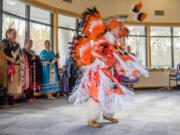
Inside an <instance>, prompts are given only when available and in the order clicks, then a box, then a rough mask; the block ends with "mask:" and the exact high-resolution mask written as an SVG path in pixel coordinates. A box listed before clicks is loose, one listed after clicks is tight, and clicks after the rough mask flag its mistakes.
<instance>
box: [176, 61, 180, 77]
mask: <svg viewBox="0 0 180 135" xmlns="http://www.w3.org/2000/svg"><path fill="white" fill-rule="evenodd" d="M176 79H177V80H180V63H179V64H178V65H177V68H176Z"/></svg>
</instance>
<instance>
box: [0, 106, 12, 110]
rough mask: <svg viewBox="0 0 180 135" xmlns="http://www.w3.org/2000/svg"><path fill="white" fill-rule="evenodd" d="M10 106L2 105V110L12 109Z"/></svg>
mask: <svg viewBox="0 0 180 135" xmlns="http://www.w3.org/2000/svg"><path fill="white" fill-rule="evenodd" d="M11 108H12V107H11V106H10V105H0V109H11Z"/></svg>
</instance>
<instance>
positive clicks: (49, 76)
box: [40, 50, 59, 92]
mask: <svg viewBox="0 0 180 135" xmlns="http://www.w3.org/2000/svg"><path fill="white" fill-rule="evenodd" d="M40 58H41V61H42V63H43V83H42V84H41V90H40V91H41V92H52V91H59V81H58V72H57V67H56V64H55V63H54V64H53V65H52V66H51V65H50V64H47V65H45V63H46V62H51V61H53V60H54V58H55V53H54V52H53V51H46V50H43V51H42V52H41V53H40Z"/></svg>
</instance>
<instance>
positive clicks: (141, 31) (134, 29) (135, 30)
mask: <svg viewBox="0 0 180 135" xmlns="http://www.w3.org/2000/svg"><path fill="white" fill-rule="evenodd" d="M127 28H128V30H129V35H146V34H145V27H144V26H136V25H127Z"/></svg>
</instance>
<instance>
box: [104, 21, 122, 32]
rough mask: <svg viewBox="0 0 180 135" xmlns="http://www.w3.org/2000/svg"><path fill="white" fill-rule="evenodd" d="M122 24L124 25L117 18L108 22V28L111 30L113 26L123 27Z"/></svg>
mask: <svg viewBox="0 0 180 135" xmlns="http://www.w3.org/2000/svg"><path fill="white" fill-rule="evenodd" d="M122 26H123V24H122V22H119V21H117V19H113V20H111V21H110V22H109V23H108V25H107V30H108V31H110V30H111V29H112V28H116V27H122Z"/></svg>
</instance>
